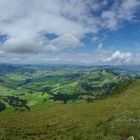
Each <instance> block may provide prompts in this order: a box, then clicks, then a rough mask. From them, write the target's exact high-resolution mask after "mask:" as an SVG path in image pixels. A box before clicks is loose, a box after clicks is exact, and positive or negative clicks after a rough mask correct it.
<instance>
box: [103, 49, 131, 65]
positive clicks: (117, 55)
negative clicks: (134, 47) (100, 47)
mask: <svg viewBox="0 0 140 140" xmlns="http://www.w3.org/2000/svg"><path fill="white" fill-rule="evenodd" d="M131 56H132V54H131V53H130V52H120V51H115V52H114V53H113V54H112V55H111V56H110V57H108V58H106V59H104V60H103V61H105V62H109V63H111V64H129V62H130V61H131Z"/></svg>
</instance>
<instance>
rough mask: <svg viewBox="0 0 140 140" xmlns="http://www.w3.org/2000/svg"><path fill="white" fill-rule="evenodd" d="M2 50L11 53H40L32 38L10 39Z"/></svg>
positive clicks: (39, 47) (37, 43)
mask: <svg viewBox="0 0 140 140" xmlns="http://www.w3.org/2000/svg"><path fill="white" fill-rule="evenodd" d="M2 49H3V51H6V52H11V53H20V54H24V53H38V52H40V51H41V46H40V44H39V42H36V39H34V38H27V37H11V38H9V39H8V40H6V41H5V42H4V44H3V47H2Z"/></svg>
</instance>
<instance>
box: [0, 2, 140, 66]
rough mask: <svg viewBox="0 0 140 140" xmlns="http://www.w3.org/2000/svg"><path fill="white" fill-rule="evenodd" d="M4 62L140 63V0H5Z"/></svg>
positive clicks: (0, 19) (0, 41)
mask: <svg viewBox="0 0 140 140" xmlns="http://www.w3.org/2000/svg"><path fill="white" fill-rule="evenodd" d="M0 14H1V16H0V62H1V63H3V62H4V63H5V62H6V63H32V64H37V63H54V64H84V65H134V64H135V65H140V0H10V1H9V0H0Z"/></svg>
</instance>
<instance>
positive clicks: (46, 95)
mask: <svg viewBox="0 0 140 140" xmlns="http://www.w3.org/2000/svg"><path fill="white" fill-rule="evenodd" d="M0 68H3V69H4V70H0V111H4V112H13V111H27V110H28V111H34V110H38V109H43V108H47V107H50V106H53V105H55V104H58V103H60V102H61V103H65V104H71V103H72V104H73V103H74V104H77V103H86V102H92V101H94V100H95V99H100V98H103V97H104V96H108V95H109V94H111V93H112V91H113V90H114V89H115V87H116V85H117V84H118V83H123V82H124V81H127V80H129V77H128V76H124V75H123V76H122V75H119V74H115V73H113V72H112V71H110V70H106V69H100V70H91V69H86V67H84V68H83V67H80V66H79V67H76V66H33V65H31V66H30V65H29V66H28V65H25V66H24V65H23V66H22V65H17V66H16V65H2V66H1V65H0ZM9 70H10V71H9Z"/></svg>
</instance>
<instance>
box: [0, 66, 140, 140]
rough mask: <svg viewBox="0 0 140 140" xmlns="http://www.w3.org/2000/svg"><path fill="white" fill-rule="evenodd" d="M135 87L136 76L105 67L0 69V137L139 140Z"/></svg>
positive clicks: (138, 93) (9, 139)
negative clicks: (129, 138) (4, 70)
mask: <svg viewBox="0 0 140 140" xmlns="http://www.w3.org/2000/svg"><path fill="white" fill-rule="evenodd" d="M23 68H24V71H23ZM8 69H9V68H8ZM139 85H140V80H139V79H136V78H134V77H131V76H129V75H127V74H118V73H114V72H113V71H111V70H109V69H106V68H102V69H99V68H98V69H91V68H87V67H86V68H81V67H75V66H71V67H67V66H63V67H62V66H61V67H60V66H57V68H55V67H51V68H50V67H49V69H48V68H46V67H45V68H44V67H42V68H40V67H39V68H38V67H36V66H28V67H27V68H26V71H25V66H23V67H21V66H20V67H19V68H17V69H16V71H15V67H14V69H13V71H12V70H11V71H10V72H6V73H5V72H1V83H0V89H1V90H0V103H1V104H0V108H1V113H0V139H1V140H66V139H67V140H126V139H127V138H128V137H129V136H134V138H135V139H136V140H139V139H140V133H139V132H140V117H139V116H140V110H139V108H140V104H139V100H140V86H139ZM3 106H4V107H3Z"/></svg>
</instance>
